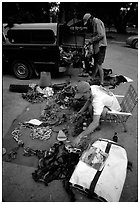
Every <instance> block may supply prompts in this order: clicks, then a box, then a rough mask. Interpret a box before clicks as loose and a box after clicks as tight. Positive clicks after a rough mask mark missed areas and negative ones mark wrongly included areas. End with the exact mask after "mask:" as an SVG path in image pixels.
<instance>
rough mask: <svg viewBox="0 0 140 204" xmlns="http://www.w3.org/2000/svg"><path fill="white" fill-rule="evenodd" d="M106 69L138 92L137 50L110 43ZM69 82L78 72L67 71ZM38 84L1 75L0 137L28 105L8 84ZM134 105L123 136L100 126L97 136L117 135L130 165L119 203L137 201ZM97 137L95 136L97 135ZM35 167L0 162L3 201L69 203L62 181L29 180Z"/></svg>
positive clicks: (124, 86)
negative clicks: (0, 120)
mask: <svg viewBox="0 0 140 204" xmlns="http://www.w3.org/2000/svg"><path fill="white" fill-rule="evenodd" d="M104 67H105V68H111V69H112V70H113V73H114V74H122V75H125V76H128V77H129V78H131V79H133V83H132V85H133V86H134V88H135V90H136V91H138V50H135V49H132V48H128V47H126V46H125V44H124V42H123V41H122V43H115V42H114V41H113V42H112V41H111V40H109V42H108V48H107V55H106V60H105V63H104ZM69 73H70V74H71V78H70V80H71V81H72V82H75V81H76V80H78V77H77V75H78V74H79V73H80V70H79V69H70V70H69ZM67 79H68V76H66V75H62V76H60V77H56V78H52V84H54V83H61V82H65V81H66V80H67ZM29 83H36V84H38V83H39V78H36V79H31V80H25V81H23V80H18V79H15V78H14V77H13V76H12V75H8V74H4V75H3V104H2V105H3V107H2V108H3V138H5V137H6V135H7V132H8V130H9V128H10V126H11V124H12V122H13V121H14V120H15V119H16V118H17V117H18V116H20V115H21V113H22V112H23V110H25V108H27V107H28V106H29V105H30V104H29V103H28V102H27V101H25V100H23V99H22V97H21V94H20V93H13V92H9V86H10V84H29ZM128 87H129V83H126V84H121V85H120V86H118V87H116V88H115V89H114V90H112V91H113V92H114V93H115V94H120V95H124V94H125V93H126V91H127V89H128ZM137 113H138V112H137V106H136V108H135V109H134V112H133V116H132V117H131V118H130V119H129V120H128V122H127V126H128V132H127V133H124V132H123V131H122V130H123V128H122V127H121V125H119V126H117V127H115V129H111V128H109V127H103V129H102V130H101V131H99V132H98V133H97V134H99V136H101V137H103V138H111V137H112V134H113V133H114V130H116V131H117V132H118V136H119V143H120V144H122V145H123V146H124V147H125V149H126V151H127V154H128V159H129V160H130V161H131V162H132V164H133V168H132V171H128V174H127V178H126V182H125V185H124V189H123V192H122V196H121V200H120V201H122V202H133V201H136V200H137V198H138V177H137V176H138V157H137V153H138V152H137V150H138V146H137V142H138V141H137V139H138V122H137V119H138V118H137V116H138V114H137ZM97 137H98V136H97ZM35 169H36V168H34V167H29V166H26V165H18V164H16V163H10V162H3V195H2V196H3V199H4V201H7V202H8V201H9V202H30V201H32V202H39V201H40V202H69V198H68V196H67V193H66V192H65V190H64V189H63V186H62V183H61V181H53V182H52V183H50V185H49V186H48V187H46V186H44V185H43V184H41V183H35V182H34V181H33V179H32V176H31V174H32V172H33V171H34V170H35ZM76 201H79V202H92V201H91V200H87V199H86V198H85V197H84V196H83V195H81V194H77V200H76Z"/></svg>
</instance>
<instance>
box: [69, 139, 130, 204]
mask: <svg viewBox="0 0 140 204" xmlns="http://www.w3.org/2000/svg"><path fill="white" fill-rule="evenodd" d="M126 171H127V154H126V151H125V149H124V148H123V147H122V146H120V145H119V144H117V143H115V142H113V141H111V140H107V139H99V140H97V141H96V142H95V143H93V144H92V145H91V146H90V147H89V148H88V149H87V150H85V151H84V152H83V154H82V156H81V157H80V160H79V162H78V164H77V166H76V168H75V170H74V172H73V174H72V176H71V178H70V181H69V182H70V184H72V186H74V187H76V188H77V187H78V188H79V189H81V188H82V189H83V190H84V191H85V192H89V193H90V195H91V194H93V195H96V196H97V197H98V198H103V199H104V200H106V201H108V202H118V201H119V199H120V196H121V192H122V189H123V185H124V182H125V178H126Z"/></svg>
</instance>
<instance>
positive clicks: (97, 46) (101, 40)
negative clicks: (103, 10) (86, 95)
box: [83, 13, 107, 85]
mask: <svg viewBox="0 0 140 204" xmlns="http://www.w3.org/2000/svg"><path fill="white" fill-rule="evenodd" d="M83 21H84V25H86V24H87V25H89V26H92V28H93V34H92V37H91V39H90V41H89V44H91V45H92V46H93V54H92V56H93V58H94V69H93V73H92V77H93V79H94V78H95V76H96V74H97V72H98V71H99V75H100V84H101V85H103V83H104V72H103V68H102V64H103V62H104V59H105V53H106V47H107V39H106V31H105V26H104V23H103V22H102V21H101V20H100V19H98V18H95V17H94V16H92V15H91V14H90V13H86V14H85V15H84V16H83Z"/></svg>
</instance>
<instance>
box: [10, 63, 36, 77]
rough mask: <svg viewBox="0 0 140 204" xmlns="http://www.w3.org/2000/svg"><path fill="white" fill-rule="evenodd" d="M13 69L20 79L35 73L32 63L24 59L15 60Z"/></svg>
mask: <svg viewBox="0 0 140 204" xmlns="http://www.w3.org/2000/svg"><path fill="white" fill-rule="evenodd" d="M12 69H13V72H14V75H15V76H16V78H18V79H30V78H31V76H32V74H33V70H32V67H31V65H30V64H29V63H28V62H26V61H24V60H15V61H14V62H13V63H12Z"/></svg>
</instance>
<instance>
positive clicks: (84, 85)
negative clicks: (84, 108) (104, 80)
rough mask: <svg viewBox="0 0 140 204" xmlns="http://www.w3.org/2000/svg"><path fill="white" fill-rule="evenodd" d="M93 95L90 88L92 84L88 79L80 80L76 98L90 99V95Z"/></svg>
mask: <svg viewBox="0 0 140 204" xmlns="http://www.w3.org/2000/svg"><path fill="white" fill-rule="evenodd" d="M90 96H91V88H90V84H89V83H88V82H86V81H80V82H78V84H77V86H76V94H75V97H74V98H75V99H81V98H84V99H86V100H87V99H89V97H90Z"/></svg>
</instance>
